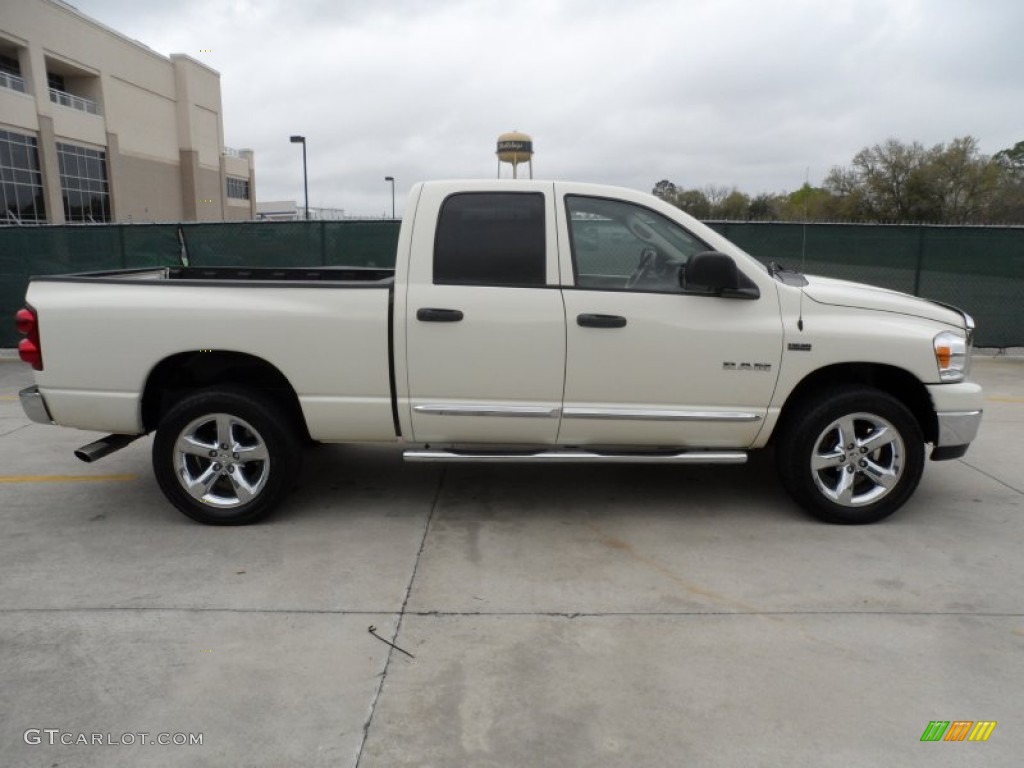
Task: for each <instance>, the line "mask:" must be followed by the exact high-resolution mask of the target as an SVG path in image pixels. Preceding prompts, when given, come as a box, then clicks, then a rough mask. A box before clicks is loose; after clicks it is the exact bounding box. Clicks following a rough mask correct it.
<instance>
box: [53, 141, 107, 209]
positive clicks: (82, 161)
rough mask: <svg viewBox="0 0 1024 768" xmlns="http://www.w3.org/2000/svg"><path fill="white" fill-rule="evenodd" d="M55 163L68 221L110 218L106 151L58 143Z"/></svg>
mask: <svg viewBox="0 0 1024 768" xmlns="http://www.w3.org/2000/svg"><path fill="white" fill-rule="evenodd" d="M57 166H58V168H59V170H60V189H61V195H62V196H63V198H64V218H66V219H67V220H68V221H86V222H101V221H110V188H109V186H108V185H107V153H106V152H103V151H101V150H98V149H89V148H88V147H79V146H77V145H75V144H61V143H60V142H58V143H57Z"/></svg>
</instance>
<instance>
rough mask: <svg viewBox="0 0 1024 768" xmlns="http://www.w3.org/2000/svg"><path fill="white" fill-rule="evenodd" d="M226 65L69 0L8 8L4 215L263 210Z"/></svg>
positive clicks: (0, 94) (3, 51)
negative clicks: (231, 129)
mask: <svg viewBox="0 0 1024 768" xmlns="http://www.w3.org/2000/svg"><path fill="white" fill-rule="evenodd" d="M255 200H256V182H255V174H254V167H253V155H252V151H251V150H233V149H230V148H228V147H225V146H224V123H223V119H222V110H221V97H220V75H219V74H218V73H217V72H215V71H214V70H212V69H210V68H209V67H207V66H205V65H204V64H202V63H200V62H198V61H196V60H195V59H192V58H190V57H188V56H186V55H183V54H172V55H171V57H170V58H169V59H168V58H166V57H164V56H161V55H160V54H158V53H156V52H155V51H153V50H151V49H149V48H147V47H146V46H144V45H142V44H141V43H138V42H136V41H134V40H130V39H129V38H127V37H125V36H124V35H121V34H120V33H118V32H115V31H114V30H112V29H110V28H108V27H105V26H104V25H102V24H100V23H99V22H98V21H95V20H94V19H91V18H89V17H88V16H86V15H84V14H83V13H81V12H80V11H78V10H77V9H75V8H73V7H72V6H70V5H67V4H66V3H63V2H60V0H13V1H12V2H8V1H7V0H4V2H3V13H0V206H3V208H2V209H0V224H14V223H18V222H21V223H30V222H49V223H62V222H69V221H86V222H89V221H97V222H98V221H138V222H142V221H223V220H238V219H254V218H256V206H255Z"/></svg>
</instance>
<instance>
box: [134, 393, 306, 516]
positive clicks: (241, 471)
mask: <svg viewBox="0 0 1024 768" xmlns="http://www.w3.org/2000/svg"><path fill="white" fill-rule="evenodd" d="M300 459H301V452H300V446H299V443H298V440H297V439H296V437H295V432H294V430H293V429H292V427H291V424H290V422H289V421H288V418H287V416H286V415H285V413H284V412H283V411H282V409H280V408H279V407H278V406H277V405H276V404H275V403H274V402H273V401H271V400H269V399H267V398H264V397H262V396H261V395H259V394H256V393H254V392H249V391H246V390H242V389H228V388H215V389H204V390H200V391H197V392H194V393H192V394H190V395H187V396H186V397H184V398H183V399H181V400H180V401H178V403H176V404H175V405H174V406H173V407H172V408H171V409H170V410H169V411H168V412H167V414H166V415H165V416H164V418H163V419H161V421H160V426H159V427H158V429H157V433H156V438H155V439H154V440H153V471H154V473H155V474H156V479H157V482H158V483H159V485H160V489H161V490H162V491H163V493H164V495H165V496H166V497H167V499H168V500H169V501H170V502H171V503H172V504H174V506H176V507H177V508H178V509H179V510H181V511H182V512H184V513H185V514H186V515H188V516H189V517H191V518H192V519H193V520H198V521H199V522H201V523H206V524H207V525H246V524H248V523H253V522H256V521H257V520H259V519H261V518H263V517H265V516H266V515H268V514H269V513H270V512H271V511H272V510H273V509H274V507H276V506H277V505H278V504H280V503H281V501H282V500H283V499H284V497H285V496H286V495H287V494H288V492H289V491H290V490H291V488H292V486H293V484H294V483H295V480H296V477H297V475H298V471H299V464H300Z"/></svg>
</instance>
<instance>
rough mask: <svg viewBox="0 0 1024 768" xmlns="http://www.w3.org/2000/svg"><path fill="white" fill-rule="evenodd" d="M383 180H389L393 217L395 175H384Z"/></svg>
mask: <svg viewBox="0 0 1024 768" xmlns="http://www.w3.org/2000/svg"><path fill="white" fill-rule="evenodd" d="M384 181H390V182H391V218H392V219H393V218H395V177H394V176H385V177H384Z"/></svg>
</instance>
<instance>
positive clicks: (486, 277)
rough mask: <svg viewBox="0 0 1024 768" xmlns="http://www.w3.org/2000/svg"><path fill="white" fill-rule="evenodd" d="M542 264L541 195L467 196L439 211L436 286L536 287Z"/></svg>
mask: <svg viewBox="0 0 1024 768" xmlns="http://www.w3.org/2000/svg"><path fill="white" fill-rule="evenodd" d="M545 263H546V249H545V237H544V195H542V194H539V193H523V192H467V193H461V194H456V195H452V196H451V197H449V198H448V199H447V200H445V201H444V204H443V205H442V206H441V213H440V215H439V217H438V221H437V235H436V238H435V242H434V283H435V284H437V285H498V286H519V287H529V286H541V285H544V284H545Z"/></svg>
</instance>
